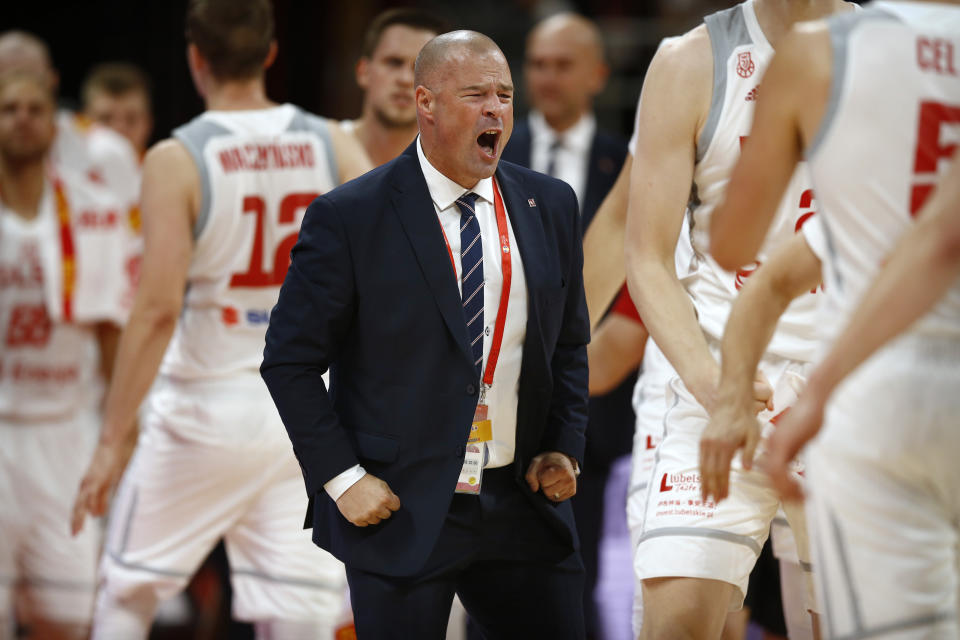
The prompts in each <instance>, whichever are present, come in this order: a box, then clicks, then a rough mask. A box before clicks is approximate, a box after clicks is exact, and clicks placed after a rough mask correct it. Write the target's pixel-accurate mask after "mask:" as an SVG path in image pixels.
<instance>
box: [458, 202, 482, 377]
mask: <svg viewBox="0 0 960 640" xmlns="http://www.w3.org/2000/svg"><path fill="white" fill-rule="evenodd" d="M476 204H477V194H475V193H465V194H463V195H462V196H460V197H459V198H458V199H457V208H458V209H460V273H461V276H460V289H461V293H460V296H461V299H462V300H463V315H464V317H465V318H466V321H467V337H468V338H469V339H470V349H471V350H472V353H473V361H474V364H475V365H476V367H477V375H478V376H479V375H480V365H481V364H482V363H483V242H481V240H480V222H479V221H478V220H477V216H476Z"/></svg>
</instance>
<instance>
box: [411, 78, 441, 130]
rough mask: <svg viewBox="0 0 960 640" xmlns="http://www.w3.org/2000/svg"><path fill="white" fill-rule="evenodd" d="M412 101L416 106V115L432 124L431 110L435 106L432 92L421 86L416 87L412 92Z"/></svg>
mask: <svg viewBox="0 0 960 640" xmlns="http://www.w3.org/2000/svg"><path fill="white" fill-rule="evenodd" d="M414 100H415V102H416V104H417V113H418V114H419V115H420V116H422V117H423V118H425V119H426V120H427V121H428V122H433V110H434V107H435V106H436V99H435V96H434V94H433V91H430V89H427V88H426V87H425V86H423V85H422V84H421V85H417V88H416V90H415V92H414Z"/></svg>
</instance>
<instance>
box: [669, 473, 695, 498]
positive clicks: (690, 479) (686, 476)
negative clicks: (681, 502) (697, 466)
mask: <svg viewBox="0 0 960 640" xmlns="http://www.w3.org/2000/svg"><path fill="white" fill-rule="evenodd" d="M677 485H679V486H677ZM699 487H700V474H699V473H665V474H663V478H661V479H660V493H663V492H665V491H672V490H673V489H677V491H691V490H694V489H697V490H699Z"/></svg>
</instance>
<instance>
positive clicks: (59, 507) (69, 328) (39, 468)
mask: <svg viewBox="0 0 960 640" xmlns="http://www.w3.org/2000/svg"><path fill="white" fill-rule="evenodd" d="M55 110H56V106H55V103H54V97H53V95H52V94H51V92H50V90H49V87H48V85H47V83H46V82H45V80H44V79H43V78H42V77H39V76H37V75H32V74H28V73H25V72H16V71H15V72H7V73H5V74H0V340H2V345H3V346H2V348H0V442H2V445H0V531H2V534H0V638H4V639H6V638H12V637H13V635H12V634H13V627H12V624H13V622H14V608H13V602H14V590H15V588H18V587H22V588H23V590H24V593H23V595H24V596H25V601H26V603H27V604H28V606H27V609H28V610H29V615H30V617H31V619H30V620H20V621H19V622H20V623H21V624H24V625H26V626H27V628H28V629H29V630H30V634H31V637H37V638H41V637H42V638H83V637H85V636H86V634H87V632H88V631H89V624H90V618H91V616H92V613H93V599H94V590H95V585H96V566H97V557H98V554H99V550H100V535H99V530H98V529H96V528H93V527H91V528H89V529H88V530H87V531H85V532H84V533H83V534H82V535H81V536H78V537H76V538H71V537H70V536H69V535H68V533H67V530H66V527H65V526H64V525H65V519H66V518H68V517H69V514H70V508H71V496H72V494H73V492H74V490H75V487H76V483H77V482H78V481H79V479H80V478H81V477H82V475H83V471H84V464H85V463H84V462H83V461H81V459H82V458H85V457H87V456H89V455H91V454H92V452H93V449H94V446H95V444H96V438H97V429H98V424H99V417H100V408H101V407H100V401H101V399H102V391H103V384H104V381H105V380H104V379H105V378H108V377H109V372H110V369H111V367H112V364H113V356H114V354H115V352H116V343H117V340H118V337H119V333H120V329H119V325H120V323H121V322H122V321H123V320H124V318H125V316H126V313H127V311H128V309H127V308H125V307H124V306H123V304H122V300H123V299H124V298H126V297H128V295H129V294H128V293H127V292H126V291H125V289H126V280H125V278H124V276H123V256H124V251H123V250H124V247H125V243H124V233H123V227H122V225H123V222H122V218H121V215H120V214H121V207H120V203H119V202H118V201H117V200H116V199H114V198H113V197H112V195H111V194H110V193H108V192H106V191H105V190H104V189H102V188H100V187H98V186H97V185H95V184H92V183H90V182H89V181H88V180H87V179H86V177H85V176H82V175H76V174H71V173H67V172H64V171H60V170H57V169H56V168H54V167H52V166H51V165H50V163H49V151H50V148H51V146H52V144H53V138H54V135H55V127H56V125H55Z"/></svg>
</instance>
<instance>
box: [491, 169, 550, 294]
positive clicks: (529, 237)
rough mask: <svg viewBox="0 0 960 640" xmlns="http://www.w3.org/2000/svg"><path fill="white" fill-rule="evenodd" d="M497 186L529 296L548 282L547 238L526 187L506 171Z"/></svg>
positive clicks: (511, 173)
mask: <svg viewBox="0 0 960 640" xmlns="http://www.w3.org/2000/svg"><path fill="white" fill-rule="evenodd" d="M497 184H499V185H500V193H501V194H502V195H503V202H504V204H505V205H506V207H507V215H508V216H509V218H510V224H511V226H513V233H514V235H515V236H516V238H517V244H518V245H519V247H518V248H519V250H520V260H521V262H523V273H524V275H525V277H526V281H527V292H528V294H530V293H533V292H534V291H537V290H539V289H540V288H541V287H542V285H543V284H544V283H545V282H546V281H547V279H546V273H545V264H544V260H543V251H544V248H545V245H546V236H545V235H544V232H543V221H542V219H541V217H540V209H539V205H537V201H536V194H534V193H533V192H527V191H525V190H524V185H523V183H522V182H521V181H520V180H518V179H517V178H516V177H515V176H514V174H513V172H508V171H504V169H503V167H500V168H498V169H497Z"/></svg>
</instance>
